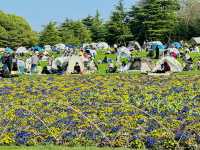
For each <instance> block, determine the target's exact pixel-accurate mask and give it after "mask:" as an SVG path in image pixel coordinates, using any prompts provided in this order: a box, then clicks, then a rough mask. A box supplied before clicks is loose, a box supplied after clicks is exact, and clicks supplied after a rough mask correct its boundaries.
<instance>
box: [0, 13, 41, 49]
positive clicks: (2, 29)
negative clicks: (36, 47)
mask: <svg viewBox="0 0 200 150" xmlns="http://www.w3.org/2000/svg"><path fill="white" fill-rule="evenodd" d="M36 42H37V35H36V33H35V32H33V31H32V29H31V27H30V25H29V24H28V23H27V22H26V20H25V19H24V18H22V17H19V16H15V15H10V14H5V13H4V12H2V11H0V47H11V48H17V47H19V46H31V45H33V44H35V43H36Z"/></svg>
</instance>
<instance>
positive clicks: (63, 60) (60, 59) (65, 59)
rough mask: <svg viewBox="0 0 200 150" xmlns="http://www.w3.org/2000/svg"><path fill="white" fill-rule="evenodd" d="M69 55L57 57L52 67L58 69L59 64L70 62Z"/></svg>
mask: <svg viewBox="0 0 200 150" xmlns="http://www.w3.org/2000/svg"><path fill="white" fill-rule="evenodd" d="M68 61H69V57H57V58H56V59H55V60H54V61H53V62H52V68H53V69H58V68H57V66H64V65H66V64H67V63H68Z"/></svg>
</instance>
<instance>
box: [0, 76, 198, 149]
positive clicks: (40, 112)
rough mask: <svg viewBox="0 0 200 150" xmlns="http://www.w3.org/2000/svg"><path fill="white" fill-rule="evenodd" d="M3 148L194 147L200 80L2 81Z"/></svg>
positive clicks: (0, 124)
mask: <svg viewBox="0 0 200 150" xmlns="http://www.w3.org/2000/svg"><path fill="white" fill-rule="evenodd" d="M0 82H1V84H0V105H1V107H0V144H1V145H41V144H45V145H48V144H55V145H66V146H77V145H82V146H99V147H107V146H109V147H127V148H134V149H143V148H147V149H148V148H153V149H176V148H177V149H178V148H182V147H185V148H187V149H195V148H196V149H197V148H198V147H200V76H198V75H196V76H195V75H172V76H170V77H165V76H163V77H152V76H146V75H139V74H136V75H134V74H113V75H84V76H79V75H73V76H32V77H30V76H21V77H18V78H12V79H1V81H0Z"/></svg>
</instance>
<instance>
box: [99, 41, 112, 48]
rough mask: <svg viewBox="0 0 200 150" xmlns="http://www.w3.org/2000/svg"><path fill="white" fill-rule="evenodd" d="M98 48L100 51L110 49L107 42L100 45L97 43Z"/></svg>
mask: <svg viewBox="0 0 200 150" xmlns="http://www.w3.org/2000/svg"><path fill="white" fill-rule="evenodd" d="M97 48H98V49H108V48H109V45H108V44H107V43H106V42H99V43H97Z"/></svg>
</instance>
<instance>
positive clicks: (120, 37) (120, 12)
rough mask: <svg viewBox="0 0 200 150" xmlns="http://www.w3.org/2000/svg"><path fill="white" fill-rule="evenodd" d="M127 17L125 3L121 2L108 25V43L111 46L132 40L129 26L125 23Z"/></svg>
mask: <svg viewBox="0 0 200 150" xmlns="http://www.w3.org/2000/svg"><path fill="white" fill-rule="evenodd" d="M126 17H127V13H126V12H125V8H124V5H123V1H122V0H120V1H119V3H118V5H117V6H116V7H115V10H114V11H113V13H112V15H111V17H110V21H109V22H108V23H107V25H106V26H107V29H108V36H107V41H108V43H109V44H114V43H118V44H122V43H125V42H126V41H127V40H129V39H130V38H132V34H131V32H130V29H129V26H128V24H126V22H125V19H126Z"/></svg>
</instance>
